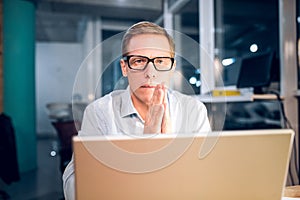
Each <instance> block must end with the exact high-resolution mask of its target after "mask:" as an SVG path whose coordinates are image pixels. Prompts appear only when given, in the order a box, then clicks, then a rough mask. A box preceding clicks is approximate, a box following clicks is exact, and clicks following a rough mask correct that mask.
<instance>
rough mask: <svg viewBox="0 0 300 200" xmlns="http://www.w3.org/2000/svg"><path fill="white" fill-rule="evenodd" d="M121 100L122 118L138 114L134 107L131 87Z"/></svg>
mask: <svg viewBox="0 0 300 200" xmlns="http://www.w3.org/2000/svg"><path fill="white" fill-rule="evenodd" d="M121 99H122V101H121V113H120V114H121V117H126V116H129V115H131V114H138V113H137V111H136V109H135V108H134V106H133V103H132V100H131V94H130V88H129V87H127V89H126V91H125V92H124V93H122V97H121Z"/></svg>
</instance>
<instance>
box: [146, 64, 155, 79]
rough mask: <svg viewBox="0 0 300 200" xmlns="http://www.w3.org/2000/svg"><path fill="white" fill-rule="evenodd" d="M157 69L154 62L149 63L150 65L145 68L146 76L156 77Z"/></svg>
mask: <svg viewBox="0 0 300 200" xmlns="http://www.w3.org/2000/svg"><path fill="white" fill-rule="evenodd" d="M156 73H157V71H156V69H155V67H154V65H153V63H152V62H149V63H148V66H147V67H146V69H145V77H146V78H155V77H156Z"/></svg>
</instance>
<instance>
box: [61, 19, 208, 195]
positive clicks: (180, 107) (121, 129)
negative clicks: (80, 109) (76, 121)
mask: <svg viewBox="0 0 300 200" xmlns="http://www.w3.org/2000/svg"><path fill="white" fill-rule="evenodd" d="M122 54H123V58H122V59H121V61H120V65H121V70H122V74H123V76H125V77H127V78H128V83H129V87H128V88H127V89H126V90H118V91H113V92H112V93H110V94H108V95H106V96H104V97H102V98H100V99H98V100H96V101H95V102H93V103H92V104H90V105H89V106H88V107H87V108H86V110H85V113H84V118H83V123H82V127H81V130H80V131H79V133H78V134H79V135H81V136H83V135H97V134H98V135H107V134H128V135H135V136H139V137H142V136H143V135H145V134H149V133H150V134H159V133H173V134H174V133H200V132H203V133H207V132H209V131H210V130H211V129H210V124H209V121H208V118H207V110H206V108H205V106H204V105H203V104H202V103H201V102H199V101H198V100H196V99H195V98H193V97H190V96H187V95H183V94H181V93H179V92H176V91H172V90H171V89H170V88H169V86H170V82H171V78H172V75H173V72H174V70H175V67H176V62H175V60H174V56H175V45H174V42H173V39H172V38H171V37H170V36H169V34H168V33H167V32H166V31H165V30H164V29H163V28H162V27H160V26H158V25H156V24H153V23H150V22H140V23H137V24H134V25H133V26H132V27H130V28H129V29H128V30H127V32H126V33H125V35H124V37H123V41H122ZM63 181H64V192H65V197H66V199H75V198H74V197H75V194H74V193H75V192H74V187H75V184H74V182H75V181H74V163H73V159H72V160H71V162H70V163H69V165H68V166H67V167H66V170H65V172H64V175H63Z"/></svg>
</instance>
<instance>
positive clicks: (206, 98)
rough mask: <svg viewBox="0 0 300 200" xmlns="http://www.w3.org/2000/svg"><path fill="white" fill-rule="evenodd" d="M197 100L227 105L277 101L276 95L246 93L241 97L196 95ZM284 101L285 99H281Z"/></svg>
mask: <svg viewBox="0 0 300 200" xmlns="http://www.w3.org/2000/svg"><path fill="white" fill-rule="evenodd" d="M195 98H197V99H198V100H200V101H201V102H203V103H226V102H251V101H255V100H277V96H276V95H275V94H253V93H245V94H242V95H239V96H218V97H213V96H212V95H207V94H204V95H195ZM281 99H283V97H281Z"/></svg>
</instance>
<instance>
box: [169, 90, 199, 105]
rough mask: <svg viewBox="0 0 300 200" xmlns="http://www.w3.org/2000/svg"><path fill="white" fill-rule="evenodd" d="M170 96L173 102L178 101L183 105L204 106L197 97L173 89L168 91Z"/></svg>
mask: <svg viewBox="0 0 300 200" xmlns="http://www.w3.org/2000/svg"><path fill="white" fill-rule="evenodd" d="M170 97H171V99H172V101H173V102H176V103H179V104H181V105H183V106H185V107H187V106H189V105H190V106H192V107H193V106H196V105H197V106H199V107H204V104H203V103H202V102H201V101H200V100H199V99H197V98H196V96H195V95H187V94H183V93H181V92H179V91H175V90H173V91H171V92H170Z"/></svg>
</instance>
